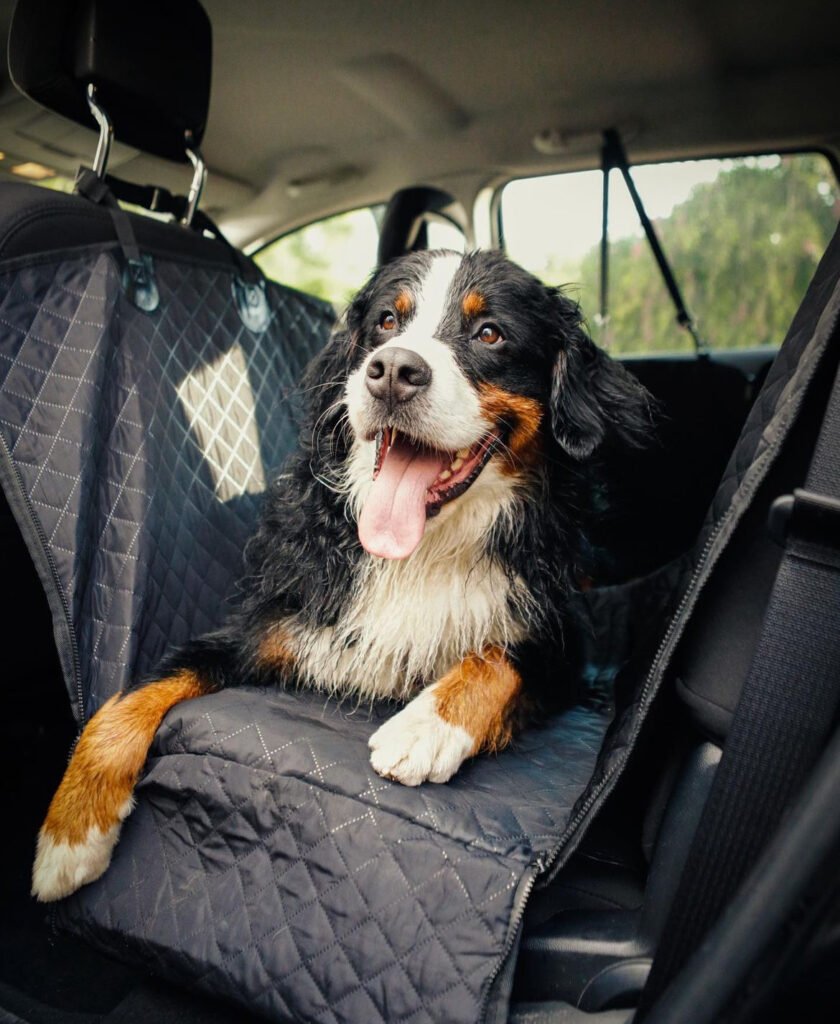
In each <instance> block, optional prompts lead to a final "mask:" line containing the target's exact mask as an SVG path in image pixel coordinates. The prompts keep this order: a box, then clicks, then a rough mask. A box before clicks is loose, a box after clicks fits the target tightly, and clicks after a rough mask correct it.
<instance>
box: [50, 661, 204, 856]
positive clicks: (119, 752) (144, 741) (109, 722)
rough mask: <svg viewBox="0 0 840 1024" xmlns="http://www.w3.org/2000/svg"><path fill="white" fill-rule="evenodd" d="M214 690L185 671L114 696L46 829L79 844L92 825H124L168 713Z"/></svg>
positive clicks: (67, 776)
mask: <svg viewBox="0 0 840 1024" xmlns="http://www.w3.org/2000/svg"><path fill="white" fill-rule="evenodd" d="M209 692H210V689H209V687H207V686H206V685H205V684H204V683H202V681H201V679H200V678H199V677H198V675H197V673H195V672H189V671H184V672H179V673H177V674H176V675H173V676H170V677H169V678H167V679H161V680H159V681H158V682H154V683H149V684H148V685H147V686H143V687H141V688H140V689H138V690H133V691H131V692H130V693H126V694H117V695H116V696H114V697H111V699H110V700H109V701H107V702H106V703H105V704H103V705H102V707H101V708H100V709H99V711H97V712H96V714H95V715H94V716H93V718H92V719H91V720H90V721H89V722H88V724H87V725H86V726H85V730H84V732H83V733H82V736H81V739H80V740H79V742H78V744H77V746H76V749H75V750H74V751H73V757H72V758H71V760H70V764H69V765H68V766H67V770H66V771H65V773H64V778H63V779H62V780H61V784H60V785H59V787H58V789H57V791H56V793H55V796H54V797H53V798H52V803H51V804H50V807H49V810H48V811H47V817H46V819H45V821H44V825H43V831H44V832H45V833H46V834H48V835H49V836H50V838H52V839H53V840H55V841H56V842H63V843H70V844H71V845H75V844H79V843H83V842H84V841H85V838H86V837H87V834H88V831H89V829H90V828H91V827H92V826H96V827H97V828H99V829H100V830H101V831H102V832H106V831H107V830H108V829H109V828H111V827H112V826H114V825H116V824H118V822H119V821H120V813H119V812H120V809H121V808H123V807H124V806H125V803H126V801H127V800H129V799H130V798H131V794H132V791H133V789H134V785H135V783H136V782H137V778H138V776H139V774H140V772H141V770H142V768H143V765H144V764H145V761H146V756H147V754H148V752H149V747H150V746H151V743H152V739H153V738H154V735H155V733H156V732H157V729H158V726H159V725H160V723H161V721H162V720H163V717H164V715H165V714H166V712H167V711H169V709H170V708H172V707H174V706H175V705H176V704H178V703H180V702H181V701H182V700H189V699H190V698H191V697H200V696H202V694H205V693H209Z"/></svg>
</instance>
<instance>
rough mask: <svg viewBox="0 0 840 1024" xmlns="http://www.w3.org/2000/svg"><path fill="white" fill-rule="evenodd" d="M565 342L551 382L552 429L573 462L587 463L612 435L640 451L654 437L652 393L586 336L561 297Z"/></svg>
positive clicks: (574, 309) (575, 313)
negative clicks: (639, 448)
mask: <svg viewBox="0 0 840 1024" xmlns="http://www.w3.org/2000/svg"><path fill="white" fill-rule="evenodd" d="M559 298H560V301H561V302H562V304H563V308H562V312H561V320H560V322H561V327H562V338H561V339H560V347H559V349H558V352H557V355H556V357H555V360H554V367H553V371H552V378H551V428H552V433H553V434H554V437H555V439H556V441H557V443H558V444H559V445H560V446H561V448H563V449H564V450H565V451H566V452H568V453H569V455H571V456H572V458H574V459H579V460H582V459H587V458H589V456H590V455H592V453H593V452H594V451H595V449H596V448H598V446H599V445H600V444H601V443H602V442H603V441H604V440H605V439H606V438H607V437H608V436H610V435H612V436H614V437H616V438H617V439H618V440H619V441H621V442H623V443H624V444H628V445H631V446H632V447H641V446H642V445H643V444H645V443H646V441H647V440H648V439H649V437H650V433H651V399H650V395H649V394H648V392H647V391H646V390H645V389H644V388H643V387H642V385H641V384H640V383H639V382H638V381H637V380H636V378H635V377H634V376H633V375H632V374H631V373H630V372H629V371H628V370H626V369H625V368H624V367H623V366H622V365H621V363H618V362H616V361H615V360H614V359H611V358H610V357H609V356H608V355H607V353H606V352H604V351H603V350H602V349H600V348H598V346H597V345H595V344H594V342H593V341H592V340H591V338H590V337H589V336H588V335H587V333H586V331H585V330H584V329H583V326H582V323H581V316H580V311H579V309H578V307H577V306H576V305H575V303H572V302H570V301H569V300H568V299H565V298H563V297H559Z"/></svg>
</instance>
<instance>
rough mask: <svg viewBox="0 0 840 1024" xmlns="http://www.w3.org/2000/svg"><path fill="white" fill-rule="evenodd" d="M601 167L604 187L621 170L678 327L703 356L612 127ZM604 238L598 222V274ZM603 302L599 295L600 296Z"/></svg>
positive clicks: (698, 337)
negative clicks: (668, 296) (614, 170)
mask: <svg viewBox="0 0 840 1024" xmlns="http://www.w3.org/2000/svg"><path fill="white" fill-rule="evenodd" d="M601 166H602V168H603V172H604V179H605V183H604V188H605V189H606V188H607V184H606V182H607V179H608V178H609V172H610V171H611V170H612V168H613V167H615V168H617V169H618V170H619V171H621V176H622V178H624V184H625V185H626V186H627V191H628V192H629V193H630V198H631V199H632V201H633V206H634V207H635V208H636V213H637V215H638V217H639V221H640V222H641V225H642V230H643V231H644V233H645V238H647V241H648V245H649V246H650V249H651V252H652V253H653V258H654V259H655V260H656V265H657V267H659V273H660V274H661V275H662V280H663V281H664V282H665V287H666V288H667V289H668V294H669V295H670V296H671V301H672V302H673V304H674V309H675V310H676V314H677V316H676V319H677V323H678V324H679V325H680V327H682V328H684V329H685V330H686V331H688V333H689V334H690V335H691V338H692V340H693V342H694V347H695V349H696V351H697V354H698V355H701V356H705V355H707V354H708V346H707V344H706V342H705V341H704V340H703V338H702V337H701V335H700V332H699V331H698V330H697V325H696V324H695V323H694V319H693V318H692V316H691V314H690V313H689V312H688V309H687V307H686V304H685V300H684V299H683V296H682V292H681V291H680V286H679V285H678V284H677V279H676V278H675V277H674V272H673V270H672V269H671V264H670V263H669V262H668V257H667V256H666V255H665V251H664V249H663V248H662V243H661V242H660V241H659V236H658V235H657V234H656V229H655V228H654V226H653V223H652V222H651V219H650V217H648V215H647V210H646V209H645V204H644V203H643V202H642V197H641V196H640V195H639V190H638V189H637V188H636V183H635V182H634V181H633V176H632V175H631V174H630V165H629V164H628V162H627V154H626V153H625V151H624V146H623V144H622V142H621V138H620V136H619V134H618V132H617V131H615V129H613V128H610V129H608V130H607V131H605V132H604V144H603V148H602V150H601ZM606 203H607V200H606V199H605V200H604V211H605V212H604V217H606ZM605 238H606V228H605V227H604V226H603V225H602V232H601V267H602V270H601V273H602V274H603V273H604V271H603V267H604V266H605V259H604V255H605V252H604V249H605V244H606V243H605V241H604V240H605ZM601 288H602V296H603V295H604V292H605V286H604V281H603V278H602V282H601ZM602 302H603V298H602Z"/></svg>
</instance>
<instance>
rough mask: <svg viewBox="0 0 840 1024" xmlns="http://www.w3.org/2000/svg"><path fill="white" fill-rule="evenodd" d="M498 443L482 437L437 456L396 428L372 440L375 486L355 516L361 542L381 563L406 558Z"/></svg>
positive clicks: (490, 435) (493, 437) (495, 436)
mask: <svg viewBox="0 0 840 1024" xmlns="http://www.w3.org/2000/svg"><path fill="white" fill-rule="evenodd" d="M499 441H500V438H499V435H498V434H497V433H495V432H490V433H488V434H485V435H484V437H482V438H481V440H480V441H478V442H476V444H474V445H472V446H471V447H469V448H462V449H461V450H459V451H456V452H446V451H441V450H440V449H437V448H432V447H429V446H428V445H426V444H423V443H421V442H419V441H415V440H414V439H413V438H411V437H409V436H408V435H407V434H403V433H400V432H398V431H397V430H396V429H395V428H394V427H386V428H385V429H383V430H380V431H379V432H378V433H377V435H376V455H375V458H374V468H373V486H372V488H371V490H370V493H369V495H368V497H367V500H366V501H365V504H364V506H363V508H362V511H361V515H360V516H359V540H360V541H361V542H362V546H363V547H364V548H365V550H366V551H368V552H369V553H370V554H372V555H378V556H379V557H380V558H407V557H408V556H409V555H410V554H411V553H412V551H414V549H415V548H416V547H417V545H418V544H419V543H420V541H421V539H422V537H423V532H424V530H425V529H426V521H427V519H430V518H432V517H434V516H436V515H437V514H438V513H439V512H440V510H441V509H442V508H443V506H444V505H445V504H446V503H447V502H450V501H454V500H455V498H458V497H460V496H461V495H462V494H463V493H464V492H465V491H466V490H468V489H469V487H471V486H472V484H473V483H474V482H475V480H476V479H477V477H478V475H479V474H480V473H481V471H482V469H484V467H485V466H486V465H487V462H488V461H489V459H490V457H491V456H492V454H493V452H494V451H495V450H496V446H497V445H498V443H499Z"/></svg>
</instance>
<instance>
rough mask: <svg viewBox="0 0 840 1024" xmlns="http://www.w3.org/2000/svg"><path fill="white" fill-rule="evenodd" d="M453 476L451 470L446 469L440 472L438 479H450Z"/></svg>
mask: <svg viewBox="0 0 840 1024" xmlns="http://www.w3.org/2000/svg"><path fill="white" fill-rule="evenodd" d="M451 476H452V474H451V473H450V472H449V470H448V469H445V470H444V471H443V472H442V473H439V474H438V480H448V479H449V478H450V477H451Z"/></svg>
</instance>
